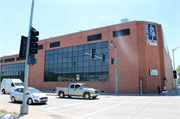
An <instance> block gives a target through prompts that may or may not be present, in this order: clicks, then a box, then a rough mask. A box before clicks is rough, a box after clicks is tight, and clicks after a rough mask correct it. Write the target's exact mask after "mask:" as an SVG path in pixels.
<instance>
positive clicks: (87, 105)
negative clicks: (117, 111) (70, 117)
mask: <svg viewBox="0 0 180 119" xmlns="http://www.w3.org/2000/svg"><path fill="white" fill-rule="evenodd" d="M121 98H122V97H121ZM122 99H123V98H122ZM113 100H117V98H116V99H114V98H113V99H112V100H109V99H107V100H105V101H101V102H99V103H104V102H110V101H113ZM98 101H99V100H98ZM99 103H93V104H89V105H90V106H91V105H97V104H99ZM89 105H84V106H79V107H75V108H71V109H67V110H62V111H59V112H57V113H60V112H66V111H70V110H75V109H78V108H83V107H86V106H89Z"/></svg>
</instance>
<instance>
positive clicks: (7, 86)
mask: <svg viewBox="0 0 180 119" xmlns="http://www.w3.org/2000/svg"><path fill="white" fill-rule="evenodd" d="M23 87H24V86H23V82H22V81H21V79H3V80H2V83H1V91H2V93H3V94H6V93H10V92H11V91H12V90H14V89H16V88H23Z"/></svg>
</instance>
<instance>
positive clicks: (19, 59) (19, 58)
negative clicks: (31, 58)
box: [16, 57, 26, 61]
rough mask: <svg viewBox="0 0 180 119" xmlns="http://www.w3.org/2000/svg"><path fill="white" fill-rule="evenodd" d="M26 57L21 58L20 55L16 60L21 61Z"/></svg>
mask: <svg viewBox="0 0 180 119" xmlns="http://www.w3.org/2000/svg"><path fill="white" fill-rule="evenodd" d="M25 59H26V58H21V57H17V58H16V61H21V60H25Z"/></svg>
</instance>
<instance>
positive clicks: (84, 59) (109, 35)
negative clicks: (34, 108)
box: [0, 21, 174, 93]
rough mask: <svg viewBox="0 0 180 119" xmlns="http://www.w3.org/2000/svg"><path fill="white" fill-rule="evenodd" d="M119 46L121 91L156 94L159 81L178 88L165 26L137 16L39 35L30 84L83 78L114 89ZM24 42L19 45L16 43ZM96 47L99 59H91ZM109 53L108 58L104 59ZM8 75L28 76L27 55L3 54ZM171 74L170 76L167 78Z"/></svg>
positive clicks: (44, 86)
mask: <svg viewBox="0 0 180 119" xmlns="http://www.w3.org/2000/svg"><path fill="white" fill-rule="evenodd" d="M111 40H112V41H113V43H114V45H115V46H116V48H117V77H118V83H117V87H118V88H117V91H118V93H140V80H139V78H140V77H142V92H143V93H157V86H158V85H160V87H161V88H163V86H164V85H166V87H167V90H171V89H172V88H173V87H174V84H173V77H172V63H171V59H170V55H169V52H168V49H167V46H166V45H165V43H164V40H163V31H162V26H161V25H159V24H157V23H152V22H145V21H132V22H126V23H121V24H116V25H112V26H107V27H102V28H97V29H92V30H87V31H81V32H77V33H73V34H68V35H63V36H58V37H53V38H49V39H44V40H40V41H39V42H38V44H39V50H38V54H36V55H35V57H36V58H37V64H35V65H33V66H30V67H29V78H28V85H29V86H32V87H36V88H38V89H40V90H45V89H55V87H67V86H68V85H69V84H70V83H71V82H76V74H79V75H80V81H79V82H84V83H86V84H88V85H89V86H90V87H94V88H98V89H100V90H101V91H106V92H108V93H115V88H116V86H115V65H111V62H110V61H111V57H113V58H115V47H114V45H113V46H111ZM17 47H19V46H17ZM92 48H95V49H96V59H92V58H91V52H92ZM102 54H105V56H106V61H104V62H103V61H102V60H101V57H102ZM0 61H1V62H0V66H1V68H0V69H1V72H0V73H1V74H0V75H1V81H2V79H3V78H21V79H22V80H23V79H24V70H25V60H24V59H21V58H19V55H12V56H5V57H1V58H0ZM165 79H166V80H165Z"/></svg>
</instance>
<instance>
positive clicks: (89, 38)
mask: <svg viewBox="0 0 180 119" xmlns="http://www.w3.org/2000/svg"><path fill="white" fill-rule="evenodd" d="M101 39H102V34H101V33H100V34H95V35H91V36H87V41H95V40H101Z"/></svg>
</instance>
